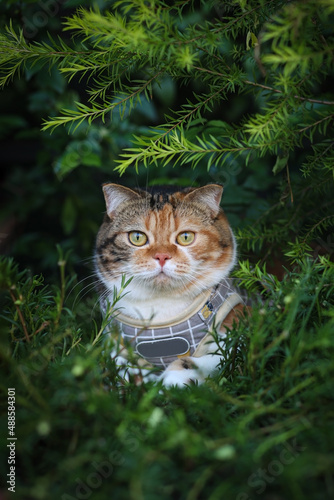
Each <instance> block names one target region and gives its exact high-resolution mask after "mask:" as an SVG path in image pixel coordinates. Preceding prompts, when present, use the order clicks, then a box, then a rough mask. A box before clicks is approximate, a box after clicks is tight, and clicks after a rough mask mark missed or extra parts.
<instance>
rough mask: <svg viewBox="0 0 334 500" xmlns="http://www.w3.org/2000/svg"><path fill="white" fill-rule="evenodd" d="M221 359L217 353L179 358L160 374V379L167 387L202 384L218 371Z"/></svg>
mask: <svg viewBox="0 0 334 500" xmlns="http://www.w3.org/2000/svg"><path fill="white" fill-rule="evenodd" d="M219 361H220V356H218V355H215V354H208V355H205V356H201V357H191V356H189V357H186V358H181V359H177V360H176V361H173V363H171V364H170V365H169V366H168V368H167V369H166V370H165V371H164V372H163V373H162V375H160V378H159V380H160V381H162V383H163V385H164V386H165V387H172V386H178V387H184V386H186V385H190V384H194V383H197V384H202V383H203V382H204V381H205V379H206V378H207V377H208V376H209V375H211V374H213V373H214V372H215V371H216V369H217V365H218V364H219Z"/></svg>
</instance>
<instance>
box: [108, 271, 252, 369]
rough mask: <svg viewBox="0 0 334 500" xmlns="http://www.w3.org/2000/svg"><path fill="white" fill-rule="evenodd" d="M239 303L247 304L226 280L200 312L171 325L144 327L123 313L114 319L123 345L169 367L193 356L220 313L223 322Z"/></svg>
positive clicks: (163, 366)
mask: <svg viewBox="0 0 334 500" xmlns="http://www.w3.org/2000/svg"><path fill="white" fill-rule="evenodd" d="M240 303H244V300H243V298H242V297H241V296H240V294H239V292H238V291H237V290H236V288H234V287H233V286H232V284H231V280H229V279H224V280H223V281H222V282H221V283H219V284H218V285H216V287H215V288H214V289H213V290H212V292H211V294H210V296H209V297H208V296H206V299H204V303H203V301H202V304H200V308H199V310H197V311H196V312H195V313H194V312H192V314H191V315H190V316H189V317H186V318H184V319H182V320H181V321H177V322H175V320H174V321H173V319H171V321H170V322H169V323H168V324H163V325H156V326H155V325H154V324H153V323H152V322H151V323H150V325H149V324H143V322H140V323H141V324H139V322H136V320H134V319H133V318H129V317H126V316H124V315H123V314H120V315H119V316H117V317H116V318H115V319H116V321H117V323H118V325H119V330H120V332H121V335H122V338H123V342H124V344H125V345H126V344H127V343H130V344H132V346H133V347H134V349H135V352H136V353H137V354H138V355H139V356H141V357H142V358H144V359H146V360H147V361H148V362H149V363H150V364H152V365H156V366H159V367H162V368H166V367H167V366H168V365H169V364H170V363H171V362H172V361H175V360H176V359H177V358H178V357H182V356H189V355H192V354H193V353H194V351H195V350H196V348H197V346H198V344H199V343H200V341H201V340H202V339H203V337H204V336H205V335H206V334H207V332H208V330H209V329H210V328H212V327H213V326H215V327H218V326H219V325H215V323H214V320H215V317H216V315H217V313H220V314H219V323H221V322H222V321H223V320H224V319H225V318H226V316H227V315H228V313H229V312H230V311H231V310H232V309H233V308H234V307H235V306H236V305H237V304H240Z"/></svg>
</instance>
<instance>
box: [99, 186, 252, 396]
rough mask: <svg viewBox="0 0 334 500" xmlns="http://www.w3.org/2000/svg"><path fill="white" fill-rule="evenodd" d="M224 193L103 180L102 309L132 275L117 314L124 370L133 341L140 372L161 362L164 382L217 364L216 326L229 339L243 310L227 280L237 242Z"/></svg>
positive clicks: (188, 378)
mask: <svg viewBox="0 0 334 500" xmlns="http://www.w3.org/2000/svg"><path fill="white" fill-rule="evenodd" d="M222 192H223V188H222V187H221V186H219V185H216V184H209V185H207V186H203V187H199V188H186V189H179V188H175V187H174V188H155V189H147V190H141V189H129V188H127V187H124V186H120V185H117V184H105V185H103V193H104V197H105V202H106V208H107V212H106V215H105V218H104V221H103V223H102V226H101V228H100V230H99V232H98V235H97V241H96V252H95V263H96V272H97V276H98V278H99V282H100V286H99V288H100V294H101V307H102V311H103V312H104V313H105V312H106V307H107V303H108V301H109V303H112V300H113V293H114V290H115V288H116V289H117V290H119V289H120V287H121V282H122V276H124V275H125V276H126V278H130V277H132V280H131V282H130V284H129V285H128V287H127V288H126V293H125V294H124V295H123V297H121V299H120V300H119V302H118V303H117V309H118V312H116V314H115V322H116V324H117V325H118V328H119V331H120V334H121V336H122V345H121V346H120V349H119V351H118V352H115V353H113V356H115V357H116V361H117V363H119V364H121V365H124V368H125V370H127V369H130V368H129V366H128V361H127V353H128V351H127V349H126V346H127V342H128V343H129V344H130V345H132V346H133V349H134V351H135V352H136V354H137V355H138V366H139V367H141V369H140V373H141V374H143V373H147V374H149V373H152V372H150V371H149V368H150V367H152V365H154V366H159V367H160V368H162V369H163V372H162V374H161V375H160V376H159V379H160V380H162V382H163V384H164V385H166V386H171V385H178V386H184V385H187V384H189V383H191V382H195V381H197V382H198V383H201V382H203V381H204V380H205V378H206V377H207V376H208V375H210V374H212V373H213V372H214V371H215V370H216V368H217V365H218V364H219V362H220V356H219V354H217V344H216V343H215V342H213V337H212V332H213V329H214V330H215V331H219V332H220V335H221V337H222V338H223V336H224V331H226V329H225V326H227V327H229V328H230V327H231V326H232V323H233V320H234V319H236V318H237V314H236V313H237V311H240V310H241V309H243V299H242V298H241V296H240V295H239V294H238V293H237V292H236V290H235V289H234V288H233V287H232V284H231V280H229V279H228V275H229V273H230V271H231V269H232V268H233V266H234V264H235V261H236V243H235V238H234V236H233V233H232V230H231V228H230V226H229V223H228V220H227V218H226V216H225V214H224V212H223V210H222V209H221V208H220V201H221V196H222ZM224 325H225V326H224ZM146 369H148V371H146ZM133 373H134V372H133Z"/></svg>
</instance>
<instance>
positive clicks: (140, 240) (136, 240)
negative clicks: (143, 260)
mask: <svg viewBox="0 0 334 500" xmlns="http://www.w3.org/2000/svg"><path fill="white" fill-rule="evenodd" d="M147 239H148V238H147V236H146V234H145V233H141V232H140V231H131V232H130V233H129V241H130V243H132V245H135V246H136V247H142V246H143V245H145V243H147Z"/></svg>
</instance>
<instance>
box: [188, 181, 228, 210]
mask: <svg viewBox="0 0 334 500" xmlns="http://www.w3.org/2000/svg"><path fill="white" fill-rule="evenodd" d="M222 194H223V187H222V186H219V185H218V184H208V185H207V186H202V187H199V188H195V189H194V190H193V191H191V193H189V194H187V195H186V197H185V200H189V201H192V202H195V203H198V204H200V205H205V206H207V207H209V208H210V210H211V212H212V215H213V217H216V216H217V215H218V212H219V209H220V200H221V197H222Z"/></svg>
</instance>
